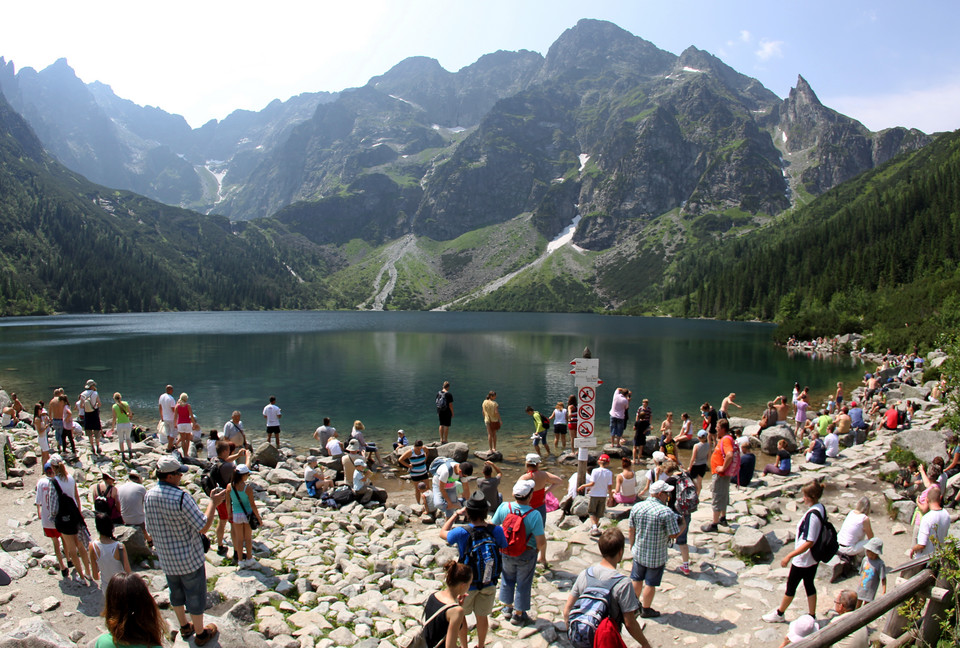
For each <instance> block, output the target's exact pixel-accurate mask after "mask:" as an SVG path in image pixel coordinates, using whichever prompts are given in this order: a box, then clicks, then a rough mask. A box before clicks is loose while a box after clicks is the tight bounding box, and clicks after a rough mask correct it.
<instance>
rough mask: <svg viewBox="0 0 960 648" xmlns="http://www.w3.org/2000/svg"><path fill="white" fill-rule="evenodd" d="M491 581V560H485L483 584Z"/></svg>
mask: <svg viewBox="0 0 960 648" xmlns="http://www.w3.org/2000/svg"><path fill="white" fill-rule="evenodd" d="M491 581H493V559H492V558H490V559H487V560H485V561H484V563H483V582H484V583H489V582H491Z"/></svg>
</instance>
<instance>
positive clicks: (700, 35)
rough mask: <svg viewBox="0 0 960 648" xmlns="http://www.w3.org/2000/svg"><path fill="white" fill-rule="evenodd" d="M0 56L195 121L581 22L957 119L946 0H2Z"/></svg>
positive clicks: (958, 57)
mask: <svg viewBox="0 0 960 648" xmlns="http://www.w3.org/2000/svg"><path fill="white" fill-rule="evenodd" d="M15 1H16V4H13V2H5V3H4V7H3V12H2V13H3V22H2V23H0V56H3V57H5V58H6V59H7V60H8V61H13V62H14V63H15V65H16V67H17V69H20V68H22V67H34V68H37V69H42V68H44V67H46V66H47V65H49V64H51V63H53V62H54V61H55V60H56V59H58V58H62V57H65V58H67V60H68V61H69V63H70V65H71V66H72V67H73V68H74V70H76V72H77V75H78V76H79V77H80V78H81V79H83V80H84V81H87V82H91V81H102V82H103V83H107V84H109V85H111V86H112V87H113V90H114V92H116V93H117V94H118V95H119V96H121V97H124V98H126V99H130V100H132V101H135V102H136V103H139V104H142V105H154V106H159V107H161V108H163V109H164V110H166V111H168V112H172V113H179V114H181V115H183V116H185V117H186V118H187V121H188V122H190V125H191V126H194V127H198V126H200V125H201V124H203V123H204V122H206V121H207V120H209V119H211V118H217V119H222V118H223V117H225V116H226V115H227V114H228V113H230V112H231V111H232V110H234V109H237V108H245V109H250V110H259V109H261V108H263V107H264V106H265V105H266V104H268V103H269V102H270V101H271V100H272V99H274V98H280V99H286V98H288V97H290V96H292V95H296V94H299V93H301V92H315V91H319V90H327V91H337V90H342V89H344V88H349V87H354V86H359V85H363V84H365V83H366V82H367V80H368V79H369V78H370V77H372V76H375V75H378V74H382V73H383V72H385V71H387V70H388V69H389V68H391V67H392V66H393V65H395V64H396V63H397V62H399V61H401V60H402V59H404V58H406V57H408V56H417V55H421V56H430V57H433V58H436V59H437V60H439V61H440V63H441V64H442V65H443V66H444V67H445V68H446V69H448V70H451V71H455V70H458V69H460V68H461V67H463V66H465V65H469V64H470V63H472V62H474V61H475V60H476V59H477V58H479V57H480V56H482V55H483V54H486V53H489V52H494V51H496V50H498V49H505V50H519V49H528V50H533V51H536V52H540V53H542V54H544V55H545V54H546V53H547V50H548V49H549V47H550V45H551V43H553V41H555V40H556V39H557V38H558V37H559V36H560V34H561V33H562V32H563V31H564V30H565V29H568V28H570V27H572V26H573V25H574V24H576V22H577V21H578V20H579V19H581V18H597V19H604V20H609V21H611V22H614V23H616V24H618V25H619V26H621V27H623V28H624V29H626V30H627V31H629V32H631V33H633V34H635V35H637V36H640V37H641V38H644V39H646V40H648V41H651V42H652V43H654V44H655V45H657V46H658V47H660V48H661V49H665V50H668V51H670V52H673V53H675V54H679V53H680V52H682V51H683V50H684V49H685V48H686V47H688V46H690V45H695V46H696V47H698V48H700V49H703V50H707V51H709V52H711V53H713V54H715V55H716V56H719V57H720V58H721V59H723V60H724V61H725V62H726V63H727V64H729V65H731V66H732V67H734V68H735V69H737V70H738V71H740V72H742V73H744V74H747V75H749V76H753V77H755V78H757V79H759V80H760V81H761V82H762V83H763V84H764V85H765V86H766V87H767V88H769V89H770V90H772V91H773V92H775V93H776V94H777V95H779V96H781V97H785V96H786V95H787V93H788V92H789V90H790V88H791V87H793V85H794V84H795V82H796V79H797V75H798V74H802V75H803V76H804V78H806V79H807V81H809V82H810V84H811V86H812V87H813V89H814V90H815V91H816V92H817V94H818V95H819V97H820V99H821V101H823V102H824V103H825V104H826V105H828V106H830V107H832V108H835V109H837V110H839V111H841V112H843V113H845V114H848V115H850V116H852V117H855V118H857V119H859V120H861V121H862V122H863V123H864V124H865V125H866V126H868V127H869V128H871V129H874V130H878V129H880V128H886V127H889V126H911V127H916V128H920V129H922V130H924V131H927V132H933V131H939V130H953V129H956V128H958V127H960V37H958V36H957V28H958V26H960V3H958V2H954V1H952V0H950V1H947V0H944V1H942V2H933V1H931V2H925V1H923V0H919V1H916V2H903V1H902V0H897V1H888V0H875V1H873V2H869V3H867V2H856V1H854V0H831V1H830V2H824V1H820V0H808V1H807V2H792V3H784V2H771V1H770V0H763V1H760V2H754V1H752V0H750V1H738V0H714V1H710V0H696V1H694V0H690V1H684V0H662V1H660V0H658V1H648V0H591V1H590V2H583V1H582V0H578V1H572V0H483V1H476V0H446V1H442V0H406V1H401V0H393V1H390V0H349V1H342V2H328V1H326V0H313V1H307V0H273V1H272V2H265V1H263V0H260V1H258V2H248V1H247V0H232V1H230V2H226V1H221V0H191V1H190V2H184V1H182V0H166V1H165V2H146V1H144V0H122V1H115V0H92V1H89V2H76V0H71V1H70V2H66V1H60V0H56V1H55V0H15Z"/></svg>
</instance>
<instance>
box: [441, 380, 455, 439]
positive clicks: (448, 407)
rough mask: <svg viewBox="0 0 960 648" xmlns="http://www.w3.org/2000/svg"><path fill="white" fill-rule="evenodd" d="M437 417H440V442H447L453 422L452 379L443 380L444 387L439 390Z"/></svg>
mask: <svg viewBox="0 0 960 648" xmlns="http://www.w3.org/2000/svg"><path fill="white" fill-rule="evenodd" d="M437 418H438V419H440V443H446V442H447V437H448V436H449V435H450V426H451V425H452V424H453V394H451V393H450V381H449V380H444V381H443V388H442V389H441V390H440V391H438V392H437Z"/></svg>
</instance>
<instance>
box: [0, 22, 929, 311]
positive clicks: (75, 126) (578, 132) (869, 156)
mask: <svg viewBox="0 0 960 648" xmlns="http://www.w3.org/2000/svg"><path fill="white" fill-rule="evenodd" d="M0 90H2V91H3V92H4V94H6V95H7V96H8V97H9V98H10V102H11V104H12V105H13V106H14V107H15V108H16V109H17V110H18V111H19V112H20V113H21V114H23V115H24V116H25V117H26V119H27V120H28V121H29V122H30V124H31V125H32V126H33V128H34V130H35V131H36V132H37V134H38V136H39V137H40V140H41V141H42V142H43V144H44V146H45V147H46V148H47V149H48V150H49V151H50V152H52V153H53V154H54V155H55V156H57V157H58V158H59V159H60V160H61V161H63V162H64V163H65V164H66V165H68V166H70V167H71V168H73V169H75V170H77V171H79V172H81V173H84V174H86V175H88V176H89V177H90V178H91V179H94V180H96V181H98V182H100V183H103V184H107V185H111V186H117V187H121V188H129V189H133V190H135V191H139V192H141V193H144V194H146V195H148V196H151V197H154V198H157V199H160V200H163V201H166V202H168V203H175V204H180V205H189V206H191V207H193V208H196V209H200V210H202V211H206V212H208V213H214V214H218V215H222V216H226V217H228V218H229V219H230V220H232V221H234V222H237V221H246V220H253V219H261V218H263V217H268V216H274V215H275V216H276V218H277V220H278V221H279V222H280V224H281V226H282V228H283V229H284V231H285V232H288V233H289V235H291V236H295V237H296V236H300V237H305V238H306V239H308V240H309V241H310V242H311V244H312V245H319V246H328V247H330V248H331V249H333V248H338V247H339V246H344V244H347V243H349V242H351V241H353V240H355V239H361V240H362V241H363V242H365V244H368V245H373V246H378V245H381V244H390V242H391V241H394V240H396V239H399V238H401V237H406V236H408V235H414V236H416V237H422V238H426V239H431V240H433V241H435V242H436V241H440V242H450V241H452V240H454V239H456V238H457V237H460V236H462V235H464V234H468V233H475V232H478V231H480V230H484V231H485V232H486V233H484V234H482V235H481V234H477V235H476V236H475V237H474V238H475V239H477V240H484V241H495V242H497V244H500V243H502V242H504V241H508V240H510V236H513V233H514V232H517V231H519V230H522V229H524V228H526V233H525V234H524V235H523V236H520V235H519V234H518V235H517V238H515V240H514V242H513V243H512V244H513V245H520V244H521V243H518V242H517V241H521V240H522V245H525V246H529V245H531V243H532V242H533V241H535V240H536V239H537V237H543V238H546V239H550V238H553V237H554V236H556V235H557V234H558V233H559V232H560V231H561V230H563V229H564V228H566V227H568V226H569V225H570V224H571V222H572V221H573V219H574V217H576V216H578V215H579V216H580V217H581V218H580V220H579V221H577V223H578V224H577V226H576V231H575V232H574V234H573V238H572V240H573V242H574V243H575V244H576V245H577V246H579V249H581V250H587V251H589V252H591V253H597V254H600V255H601V256H602V258H601V257H598V258H597V259H596V260H595V266H596V267H594V268H592V269H585V268H587V266H588V265H589V262H588V261H584V260H583V259H567V260H566V261H565V262H564V264H565V265H564V264H554V265H557V267H560V266H561V265H562V266H563V272H570V273H573V274H572V275H571V277H573V278H571V279H569V281H568V280H565V281H566V282H567V283H565V284H564V285H570V283H569V282H570V281H573V282H581V281H582V282H586V283H584V284H583V286H584V287H583V288H582V290H583V291H585V292H590V291H593V290H598V291H600V292H603V291H608V292H610V293H618V294H619V293H622V292H623V291H622V290H620V289H619V288H618V286H623V285H625V284H627V283H629V282H630V281H631V280H630V278H629V277H628V276H627V274H631V275H632V276H634V277H636V276H642V277H643V278H644V281H647V280H650V281H653V280H654V279H655V278H656V277H655V276H654V275H655V274H656V272H657V270H656V269H657V268H659V267H661V266H662V265H663V264H664V263H665V262H668V261H669V258H670V257H671V255H673V254H674V253H675V252H676V250H678V249H679V248H680V247H682V246H683V245H685V244H686V243H687V242H689V241H692V240H703V239H709V238H718V237H723V236H727V235H735V234H738V233H740V232H743V231H746V230H748V229H750V228H753V227H756V226H757V225H758V224H761V223H763V222H765V221H767V220H769V219H771V218H774V217H775V216H776V215H777V214H779V213H781V212H783V211H784V210H786V209H788V208H789V207H791V206H792V205H794V204H797V203H798V202H805V201H808V200H809V199H811V198H812V197H815V196H817V195H819V194H821V193H823V192H825V191H827V190H828V189H830V188H832V187H834V186H836V185H837V184H838V183H841V182H843V181H845V180H847V179H849V178H852V177H853V176H855V175H857V174H859V173H861V172H863V171H866V170H868V169H871V168H873V167H874V166H876V165H877V164H880V163H882V162H884V161H886V160H888V159H890V158H891V157H893V156H895V155H898V154H899V153H902V152H906V151H912V150H914V149H916V148H918V147H921V146H924V145H925V144H927V143H928V142H929V140H930V138H929V137H928V136H927V135H925V134H924V133H921V132H919V131H916V130H907V129H902V128H893V129H889V130H885V131H882V132H880V133H873V132H870V131H869V130H868V129H866V128H865V127H864V126H863V125H862V124H860V123H859V122H857V121H855V120H853V119H850V118H848V117H845V116H844V115H841V114H839V113H837V112H835V111H833V110H831V109H830V108H828V107H826V106H824V105H823V104H822V103H821V102H820V101H819V99H818V98H817V96H816V94H815V93H814V91H813V89H812V88H811V87H810V86H809V84H808V83H807V82H806V81H805V80H804V79H803V78H802V77H800V78H799V79H798V81H797V86H796V88H794V89H793V90H791V92H790V95H789V96H788V97H787V99H785V100H781V99H780V98H779V97H777V96H776V95H774V94H773V93H772V92H770V91H769V90H767V89H766V88H764V87H763V85H762V84H760V83H759V82H758V81H757V80H756V79H753V78H750V77H748V76H745V75H743V74H740V73H739V72H737V71H736V70H734V69H732V68H731V67H729V66H727V65H726V64H725V63H723V62H722V61H721V60H720V59H718V58H717V57H715V56H713V55H711V54H709V53H708V52H705V51H702V50H699V49H697V48H695V47H690V48H688V49H687V50H685V51H684V52H683V53H682V54H681V55H680V56H676V55H674V54H672V53H670V52H666V51H663V50H660V49H659V48H657V47H656V46H655V45H654V44H653V43H650V42H648V41H645V40H643V39H642V38H638V37H636V36H634V35H632V34H630V33H628V32H626V31H624V30H623V29H621V28H619V27H617V26H616V25H614V24H612V23H609V22H603V21H596V20H582V21H580V22H579V23H577V24H576V25H575V26H574V27H571V28H570V29H568V30H566V31H565V32H564V33H563V34H561V35H560V37H559V38H558V39H557V41H556V42H555V43H554V44H553V45H552V46H551V47H550V49H549V51H548V52H547V54H546V56H541V55H540V54H537V53H533V52H528V51H519V52H504V51H500V52H495V53H493V54H488V55H486V56H483V57H481V58H480V59H478V60H477V61H476V62H475V63H473V64H471V65H468V66H466V67H464V68H462V69H460V70H458V71H456V72H450V71H447V70H445V69H443V67H441V66H440V64H439V63H438V62H437V61H436V60H433V59H430V58H425V57H415V58H410V59H406V60H404V61H401V62H400V63H398V64H397V65H395V66H394V67H393V68H391V69H390V70H388V71H387V72H386V73H384V74H383V75H381V76H377V77H374V78H372V79H371V80H370V81H369V82H368V83H367V84H366V85H364V86H363V87H359V88H353V89H348V90H344V91H343V92H340V93H337V94H326V93H313V94H311V93H307V94H303V95H299V96H297V97H292V98H290V99H289V100H287V101H284V102H281V101H275V102H273V103H271V104H270V105H269V106H267V107H266V108H264V109H263V110H262V111H259V112H250V111H237V112H235V113H233V114H231V115H230V116H228V117H227V118H226V119H224V120H223V121H220V122H217V121H211V122H210V123H208V124H205V125H204V126H203V127H201V128H198V129H190V128H189V127H188V126H187V124H186V122H185V121H184V120H183V119H182V118H181V117H179V116H176V115H170V114H168V113H165V112H164V111H162V110H160V109H158V108H152V107H141V106H137V105H136V104H133V103H132V102H129V101H126V100H123V99H121V98H119V97H117V96H116V95H115V94H114V93H113V91H112V90H111V89H110V88H109V86H106V85H103V84H99V83H94V84H89V85H86V84H84V83H83V82H82V81H80V80H79V79H78V78H77V77H76V75H75V74H74V73H73V70H71V69H70V68H69V66H68V65H67V64H66V61H58V62H57V63H56V64H54V65H52V66H50V68H47V69H46V70H43V71H41V72H36V71H34V70H31V69H29V68H27V69H24V70H21V71H20V72H19V73H15V71H14V69H13V66H12V64H6V63H5V62H4V61H3V60H2V59H0ZM491 227H494V228H498V227H499V228H501V229H502V230H503V231H502V232H500V234H499V235H498V236H492V235H490V234H489V232H488V231H487V230H488V229H489V228H491ZM508 233H509V236H508ZM285 236H286V234H285ZM407 247H408V246H404V249H407ZM465 247H469V245H468V244H467V243H463V244H460V243H458V244H456V245H454V246H453V247H451V248H450V249H445V250H446V251H444V252H442V255H443V259H446V260H445V261H443V262H442V263H440V262H437V263H435V264H434V265H435V266H436V268H437V273H438V279H437V281H436V284H437V286H440V287H437V288H436V289H435V290H433V292H431V294H430V295H429V296H428V297H427V298H424V299H425V302H431V303H432V302H433V301H434V300H435V299H436V300H443V299H446V298H447V297H450V296H451V294H452V293H451V294H448V293H444V289H443V288H442V284H443V282H445V281H447V282H454V280H455V281H456V282H461V283H462V282H463V279H462V277H463V276H464V273H463V266H462V265H461V266H458V265H457V263H455V262H453V261H449V260H450V259H464V258H467V257H470V258H474V257H476V258H486V257H485V256H484V255H479V254H477V255H475V254H473V253H472V252H468V251H466V250H465V249H464V248H465ZM454 248H455V249H454ZM330 253H331V254H334V255H339V254H340V252H339V251H338V252H330ZM348 256H349V255H344V256H343V257H340V258H341V261H342V265H343V266H348V265H350V262H349V261H348V260H346V258H347V257H348ZM428 256H429V255H428ZM511 258H512V259H514V261H516V259H517V258H519V257H516V258H514V257H511ZM607 259H620V260H624V259H626V260H627V262H626V263H619V264H617V263H613V262H609V263H608V261H607ZM514 261H511V262H510V263H509V264H505V265H503V266H496V267H497V268H498V269H503V270H504V271H505V272H506V271H509V270H511V269H515V268H514V267H513V265H515V263H514ZM431 263H433V262H432V261H431ZM511 264H513V265H511ZM547 266H548V264H544V266H543V267H547ZM471 267H472V266H471ZM550 267H552V266H550ZM395 271H396V270H395ZM498 271H499V270H498ZM558 271H559V270H558ZM358 272H359V271H358ZM410 272H411V273H413V272H415V270H412V269H411V270H410ZM471 272H473V271H472V270H471ZM578 273H579V274H578ZM467 274H470V273H467ZM401 275H402V273H401ZM481 275H482V276H481ZM574 275H576V276H574ZM493 279H496V277H495V276H487V275H486V274H483V273H482V272H479V271H478V274H477V276H476V278H475V280H476V281H477V282H480V281H490V280H493ZM401 280H402V276H401ZM591 282H594V283H595V284H596V285H594V284H591ZM461 283H457V285H458V286H460V285H461ZM587 284H590V285H589V286H587ZM577 290H578V291H579V290H581V289H580V288H577ZM409 303H417V299H415V298H411V300H410V301H409ZM584 303H587V302H584Z"/></svg>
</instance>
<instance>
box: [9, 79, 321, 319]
mask: <svg viewBox="0 0 960 648" xmlns="http://www.w3.org/2000/svg"><path fill="white" fill-rule="evenodd" d="M0 230H2V231H3V232H4V233H5V235H4V236H3V237H0V267H2V268H3V279H2V280H0V314H2V315H27V314H41V313H49V312H54V311H69V312H113V311H154V310H196V309H224V308H243V309H258V308H309V307H317V306H330V305H336V302H335V299H334V298H333V297H332V296H331V295H330V293H329V292H328V291H327V290H326V289H325V288H324V287H323V285H322V284H320V283H318V282H316V281H313V280H309V281H308V280H300V279H298V278H297V277H295V276H294V275H293V273H292V272H291V271H290V270H289V269H288V268H287V267H285V266H284V264H283V262H282V260H281V259H280V258H278V257H279V255H278V253H277V252H276V251H275V245H274V242H273V241H272V240H271V238H270V232H268V231H266V230H254V231H248V232H243V233H241V234H235V233H234V231H233V230H232V228H231V226H230V223H229V222H228V221H227V220H226V219H224V218H220V217H205V216H202V215H199V214H196V213H193V212H189V211H186V210H183V209H179V208H175V207H169V206H166V205H162V204H159V203H156V202H153V201H151V200H148V199H146V198H143V197H141V196H138V195H136V194H132V193H129V192H124V191H115V190H112V189H106V188H104V187H100V186H97V185H94V184H92V183H90V182H88V181H87V180H85V179H84V178H82V177H81V176H78V175H76V174H75V173H73V172H71V171H68V170H67V169H65V168H63V167H62V166H61V165H60V164H59V163H57V162H55V161H53V160H52V159H51V158H50V157H49V156H48V155H47V154H46V153H45V152H44V151H43V148H42V146H41V145H40V142H39V140H38V139H37V137H36V136H35V135H34V133H33V132H32V130H31V129H30V128H29V126H27V124H26V123H25V122H24V120H23V119H22V118H21V117H20V116H19V115H18V114H17V113H16V112H15V111H14V110H13V109H12V108H11V107H10V105H9V104H8V103H7V102H6V100H5V99H4V98H3V97H2V95H0ZM307 253H309V256H306V257H305V262H306V263H309V264H310V265H311V267H312V268H314V269H315V270H314V271H313V272H322V268H323V265H324V261H323V258H322V256H321V255H320V254H319V253H318V252H317V251H316V250H303V251H302V254H301V255H300V256H304V255H305V254H307ZM304 274H306V276H307V277H308V278H310V279H313V277H312V276H311V274H307V273H304Z"/></svg>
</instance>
